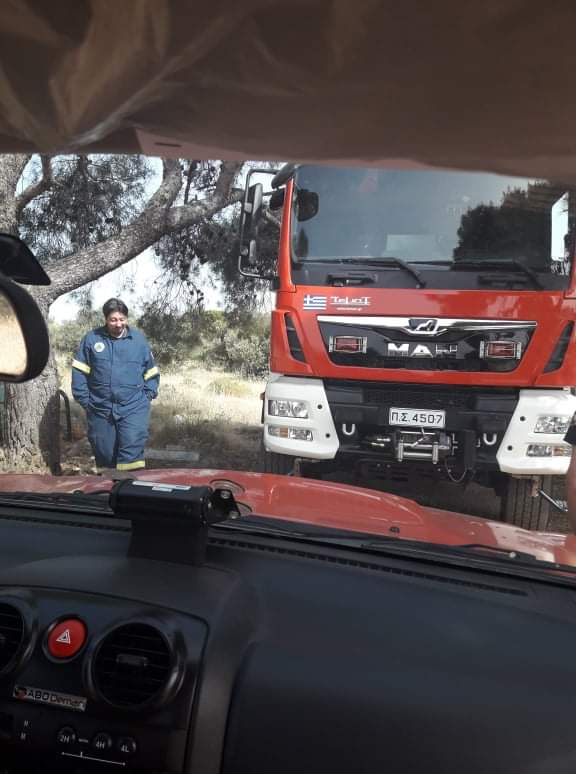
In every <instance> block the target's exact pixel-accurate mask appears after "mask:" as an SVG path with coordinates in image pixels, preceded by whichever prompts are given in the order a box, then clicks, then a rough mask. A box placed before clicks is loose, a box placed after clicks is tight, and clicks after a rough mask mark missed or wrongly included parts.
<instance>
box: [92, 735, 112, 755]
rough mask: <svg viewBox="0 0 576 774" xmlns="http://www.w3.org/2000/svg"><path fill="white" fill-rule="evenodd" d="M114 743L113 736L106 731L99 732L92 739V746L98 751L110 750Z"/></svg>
mask: <svg viewBox="0 0 576 774" xmlns="http://www.w3.org/2000/svg"><path fill="white" fill-rule="evenodd" d="M113 744H114V742H113V741H112V737H111V736H110V734H107V733H106V732H105V731H100V732H99V733H97V734H96V736H95V737H94V739H93V740H92V748H93V749H94V750H97V751H98V752H108V750H111V749H112V745H113Z"/></svg>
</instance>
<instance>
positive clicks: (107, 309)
mask: <svg viewBox="0 0 576 774" xmlns="http://www.w3.org/2000/svg"><path fill="white" fill-rule="evenodd" d="M112 312H120V314H123V315H125V316H126V317H128V307H127V306H126V304H125V303H124V301H120V299H119V298H109V299H108V301H106V303H105V304H104V306H103V307H102V314H103V315H104V317H106V318H108V315H111V314H112Z"/></svg>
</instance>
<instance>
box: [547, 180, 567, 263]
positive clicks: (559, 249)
mask: <svg viewBox="0 0 576 774" xmlns="http://www.w3.org/2000/svg"><path fill="white" fill-rule="evenodd" d="M569 200H570V195H569V193H568V191H566V193H565V194H563V195H562V196H561V197H560V198H559V199H558V200H557V201H556V202H555V203H554V204H553V205H552V209H551V210H550V258H551V259H552V261H561V262H563V261H565V260H566V241H565V239H566V236H567V234H568V232H569V229H570V224H569V211H568V206H569Z"/></svg>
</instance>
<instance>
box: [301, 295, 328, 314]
mask: <svg viewBox="0 0 576 774" xmlns="http://www.w3.org/2000/svg"><path fill="white" fill-rule="evenodd" d="M326 303H327V299H326V296H311V295H310V294H309V293H307V294H306V295H305V296H304V309H319V310H322V309H326Z"/></svg>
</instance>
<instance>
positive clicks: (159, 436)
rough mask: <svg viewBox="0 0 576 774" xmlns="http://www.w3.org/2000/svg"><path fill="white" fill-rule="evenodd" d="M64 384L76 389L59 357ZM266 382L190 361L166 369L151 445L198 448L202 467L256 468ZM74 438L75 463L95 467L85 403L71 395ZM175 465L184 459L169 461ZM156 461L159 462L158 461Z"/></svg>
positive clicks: (153, 415)
mask: <svg viewBox="0 0 576 774" xmlns="http://www.w3.org/2000/svg"><path fill="white" fill-rule="evenodd" d="M59 367H60V374H61V377H62V378H61V383H62V389H63V390H64V391H65V392H66V393H67V394H68V395H70V394H71V388H70V369H69V366H68V364H67V363H65V362H61V363H59ZM263 389H264V383H263V382H260V381H253V380H248V379H242V378H240V377H238V376H235V375H233V374H227V373H224V372H218V371H207V370H205V369H202V368H198V367H197V366H196V365H190V366H188V367H184V368H181V369H179V370H178V371H173V372H170V371H168V372H165V371H162V373H161V381H160V393H159V396H158V398H157V399H156V400H155V401H154V402H153V403H152V413H151V417H150V437H149V441H148V447H149V448H154V449H164V448H167V447H178V448H181V449H184V450H187V451H197V452H199V454H200V459H199V460H198V462H197V463H196V464H195V466H197V467H219V468H234V469H237V470H256V469H257V467H258V464H259V449H260V436H261V425H260V414H261V401H260V397H259V396H260V393H261V392H262V391H263ZM72 425H73V437H74V443H73V444H72V447H70V445H67V444H65V455H67V456H68V460H67V461H68V462H69V463H70V464H71V465H72V466H73V467H80V468H81V469H83V470H85V469H87V467H90V465H91V463H90V461H89V450H88V446H87V444H86V442H85V440H84V439H85V434H86V422H85V418H84V412H83V411H82V409H81V408H80V407H79V406H78V405H77V404H75V403H74V401H72ZM166 464H167V465H168V464H169V465H170V466H171V467H174V466H175V465H178V466H179V467H180V466H181V464H180V463H174V462H170V463H166ZM154 466H155V467H158V463H157V462H156V461H155V462H154Z"/></svg>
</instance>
